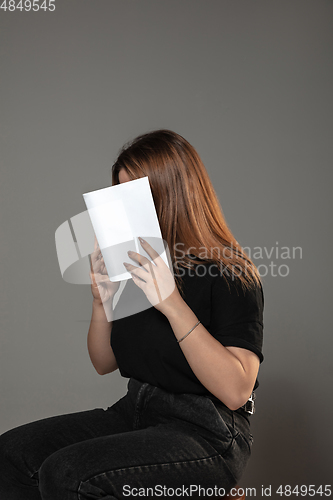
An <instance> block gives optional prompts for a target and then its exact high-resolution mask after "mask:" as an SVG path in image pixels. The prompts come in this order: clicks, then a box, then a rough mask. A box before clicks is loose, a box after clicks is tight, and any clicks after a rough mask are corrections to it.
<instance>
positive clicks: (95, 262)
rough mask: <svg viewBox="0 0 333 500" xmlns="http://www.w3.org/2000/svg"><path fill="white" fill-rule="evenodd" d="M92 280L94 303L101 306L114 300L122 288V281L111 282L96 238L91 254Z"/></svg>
mask: <svg viewBox="0 0 333 500" xmlns="http://www.w3.org/2000/svg"><path fill="white" fill-rule="evenodd" d="M90 280H91V292H92V294H93V297H94V301H96V302H98V303H101V304H104V303H105V302H107V301H108V300H110V299H112V298H113V296H114V294H115V293H116V292H117V290H118V288H119V286H120V281H116V282H113V281H110V278H109V275H108V273H107V270H106V267H105V262H104V259H103V256H102V253H101V250H100V248H99V245H98V242H97V239H96V236H95V247H94V251H93V253H92V254H90Z"/></svg>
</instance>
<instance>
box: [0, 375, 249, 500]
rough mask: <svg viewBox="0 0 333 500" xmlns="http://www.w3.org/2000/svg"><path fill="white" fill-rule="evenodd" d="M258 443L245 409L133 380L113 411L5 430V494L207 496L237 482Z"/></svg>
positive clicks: (6, 497) (0, 454)
mask: <svg viewBox="0 0 333 500" xmlns="http://www.w3.org/2000/svg"><path fill="white" fill-rule="evenodd" d="M251 446H252V435H251V434H250V425H249V417H248V414H246V413H244V412H243V411H242V410H237V411H231V410H229V409H228V408H227V407H226V406H225V405H223V403H220V404H219V403H214V402H213V401H212V400H211V399H210V398H208V397H206V396H197V395H194V394H172V393H169V392H166V391H164V390H162V389H159V388H157V387H154V386H152V385H150V384H147V383H142V382H139V381H138V380H135V379H133V378H132V379H130V380H129V382H128V391H127V394H126V395H125V396H124V397H123V398H121V399H120V400H119V401H117V402H116V403H115V404H113V405H112V406H110V407H109V408H107V409H106V410H104V409H103V408H97V409H94V410H88V411H83V412H78V413H70V414H66V415H59V416H55V417H50V418H46V419H43V420H38V421H36V422H31V423H29V424H25V425H22V426H20V427H17V428H14V429H12V430H10V431H7V432H5V433H4V434H2V435H1V436H0V474H1V478H0V498H1V500H40V499H43V500H74V499H75V500H88V499H89V500H93V499H99V500H101V499H102V500H111V499H119V498H135V496H139V494H140V491H141V496H146V497H148V498H187V497H190V498H200V497H201V498H202V497H203V496H204V495H203V494H204V493H205V494H208V495H211V490H209V488H212V489H214V488H215V490H214V491H215V492H216V497H218V496H219V495H221V494H223V490H222V488H223V489H225V490H226V492H227V491H228V490H230V488H232V487H234V486H235V485H236V484H237V482H238V481H239V479H240V477H241V475H242V473H243V470H244V468H245V465H246V463H247V460H248V458H249V456H250V453H251ZM135 488H136V489H135ZM138 488H144V489H145V490H140V491H139V490H138ZM148 488H151V489H150V490H148ZM199 488H202V489H201V490H200V494H199ZM218 488H220V489H221V490H220V491H219V492H218ZM142 493H144V494H142Z"/></svg>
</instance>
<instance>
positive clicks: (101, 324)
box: [87, 300, 118, 375]
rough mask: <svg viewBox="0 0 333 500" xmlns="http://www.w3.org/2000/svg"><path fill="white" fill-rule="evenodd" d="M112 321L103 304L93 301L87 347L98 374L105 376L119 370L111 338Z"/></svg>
mask: <svg viewBox="0 0 333 500" xmlns="http://www.w3.org/2000/svg"><path fill="white" fill-rule="evenodd" d="M111 330H112V321H111V322H109V321H108V320H107V317H106V314H105V311H104V307H103V304H102V303H101V302H99V301H97V300H93V305H92V315H91V322H90V327H89V331H88V338H87V347H88V352H89V356H90V359H91V362H92V364H93V365H94V367H95V369H96V371H97V373H99V374H100V375H105V374H106V373H110V372H113V371H115V370H116V369H117V368H118V365H117V361H116V358H115V355H114V353H113V350H112V347H111V344H110V337H111Z"/></svg>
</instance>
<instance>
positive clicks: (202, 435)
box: [0, 130, 264, 500]
mask: <svg viewBox="0 0 333 500" xmlns="http://www.w3.org/2000/svg"><path fill="white" fill-rule="evenodd" d="M144 176H148V178H149V183H150V186H151V189H152V194H153V198H154V203H155V207H156V211H157V215H158V219H159V223H160V227H161V232H162V236H163V239H164V241H165V243H166V244H167V250H168V251H169V255H170V262H171V264H172V266H171V267H172V269H171V268H169V267H168V266H167V265H166V264H165V262H164V261H163V259H162V258H161V257H160V256H159V254H158V253H157V252H156V250H155V249H154V247H153V245H151V244H150V243H149V242H148V238H147V239H146V240H144V239H143V240H141V245H142V249H143V250H144V251H143V252H142V254H143V255H147V256H149V257H150V258H147V257H143V256H141V255H140V254H138V253H131V254H129V259H128V262H125V263H124V269H125V268H126V269H127V270H128V271H129V272H130V273H131V276H132V278H133V279H132V280H128V282H127V284H126V286H125V288H124V290H123V292H122V294H121V296H120V299H119V301H118V303H117V305H116V307H115V309H114V311H113V318H112V319H113V320H112V321H111V322H108V321H107V319H106V314H105V307H110V308H111V309H112V304H113V298H114V295H115V293H116V292H117V291H118V287H119V283H113V282H110V280H109V279H108V277H107V276H106V270H105V265H104V262H103V259H102V256H101V253H100V251H99V248H98V246H97V244H96V246H95V250H94V252H93V254H92V255H91V262H92V272H91V280H92V285H91V288H92V293H93V307H92V318H91V324H90V328H89V332H88V350H89V355H90V358H91V361H92V363H93V365H94V367H95V369H96V371H97V372H98V373H99V374H101V375H104V374H106V373H111V372H113V371H115V370H117V369H119V370H120V373H121V375H123V376H124V377H128V378H129V382H128V391H127V394H126V395H125V396H124V397H123V398H121V399H120V400H119V401H117V402H116V403H115V404H113V405H112V406H111V407H109V408H107V409H106V410H104V409H102V408H98V409H94V410H88V411H84V412H78V413H73V414H67V415H60V416H56V417H51V418H47V419H43V420H40V421H37V422H32V423H29V424H26V425H23V426H20V427H18V428H16V429H13V430H10V431H8V432H6V433H5V434H3V435H2V436H1V437H0V448H1V464H0V465H1V479H0V498H1V499H2V498H3V499H5V500H37V499H40V498H42V499H43V500H74V499H78V498H79V499H80V500H86V499H104V500H110V499H118V498H127V497H129V498H133V497H134V496H148V497H149V496H150V497H160V496H161V495H162V497H164V498H169V497H174V498H176V497H177V498H179V497H184V498H185V497H187V496H192V497H193V498H196V497H197V498H200V497H201V498H202V497H203V496H204V495H205V494H206V495H207V496H210V495H211V493H212V489H213V490H214V496H216V497H218V496H219V495H222V494H223V493H227V492H228V491H229V490H230V489H231V488H232V487H234V486H235V485H236V483H237V482H238V480H239V479H240V477H241V476H242V473H243V470H244V468H245V466H246V463H247V460H248V458H249V456H250V453H251V446H252V435H251V433H250V418H251V417H250V413H249V411H250V412H251V409H250V410H249V407H251V405H250V404H249V400H250V401H251V395H252V393H253V391H254V390H255V389H256V388H257V386H258V381H257V375H258V370H259V365H260V362H261V361H262V360H263V355H262V352H261V349H262V334H263V305H264V297H263V290H262V285H261V280H260V276H259V274H258V271H257V269H256V267H255V266H254V265H253V263H252V262H251V260H250V259H249V257H248V256H247V255H246V253H245V252H244V251H243V250H242V249H241V248H240V247H239V245H238V243H237V241H236V240H235V238H234V237H233V235H232V233H231V231H230V229H229V228H228V226H227V224H226V222H225V219H224V217H223V213H222V210H221V207H220V205H219V202H218V199H217V196H216V194H215V191H214V189H213V187H212V184H211V182H210V180H209V177H208V175H207V172H206V170H205V167H204V166H203V164H202V161H201V160H200V158H199V156H198V154H197V153H196V151H195V150H194V148H193V147H192V146H191V145H190V144H189V143H188V142H187V141H186V140H185V139H184V138H183V137H181V136H180V135H178V134H176V133H174V132H172V131H169V130H157V131H155V132H151V133H147V134H144V135H142V136H139V137H138V138H136V139H135V140H134V141H132V142H131V143H129V144H126V145H125V146H124V147H123V149H122V150H121V152H120V154H119V156H118V158H117V160H116V162H115V164H114V165H113V169H112V183H113V185H115V184H119V183H123V182H128V181H130V180H134V179H137V178H140V177H144ZM142 236H145V235H142ZM103 276H104V277H103ZM105 277H106V281H105ZM142 299H144V300H143V301H142ZM140 300H141V303H140V307H139V309H138V308H137V309H135V306H136V304H138V303H139V302H140ZM133 304H134V308H133ZM200 488H201V489H200Z"/></svg>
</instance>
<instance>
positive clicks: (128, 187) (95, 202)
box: [83, 176, 170, 281]
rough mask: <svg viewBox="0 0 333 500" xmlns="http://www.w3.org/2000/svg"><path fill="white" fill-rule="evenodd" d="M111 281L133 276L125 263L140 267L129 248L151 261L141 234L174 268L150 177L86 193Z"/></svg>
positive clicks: (85, 199) (85, 198) (86, 202)
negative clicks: (168, 252)
mask: <svg viewBox="0 0 333 500" xmlns="http://www.w3.org/2000/svg"><path fill="white" fill-rule="evenodd" d="M83 198H84V202H85V204H86V206H87V209H88V213H89V217H90V220H91V223H92V226H93V229H94V232H95V235H96V238H97V241H98V244H99V247H100V250H101V253H102V255H103V258H104V262H105V266H106V270H107V273H108V276H109V278H110V280H111V281H122V280H128V279H129V278H131V277H132V276H131V274H130V273H129V272H128V271H127V270H126V268H125V266H124V264H123V263H124V262H129V263H132V264H133V265H135V266H139V264H138V263H136V262H135V261H133V260H131V259H130V257H129V256H128V254H127V252H128V250H132V251H133V252H137V253H139V254H141V255H143V256H145V257H147V258H148V259H149V260H152V258H151V257H150V256H149V255H148V254H147V253H146V252H145V251H144V250H143V248H142V246H141V244H140V241H139V240H138V237H139V236H141V237H142V238H143V239H145V240H146V241H147V242H148V243H149V244H150V245H151V246H152V247H153V249H154V250H156V251H157V252H158V254H159V255H160V256H161V257H162V259H163V260H164V262H165V263H166V264H167V266H168V267H169V269H170V264H169V261H168V257H167V254H166V249H165V247H164V242H163V239H162V234H161V229H160V225H159V221H158V217H157V213H156V209H155V205H154V200H153V195H152V192H151V188H150V184H149V180H148V176H146V177H141V178H140V179H135V180H133V181H128V182H124V183H121V184H117V185H115V186H110V187H107V188H103V189H98V190H97V191H91V192H90V193H84V194H83Z"/></svg>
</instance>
